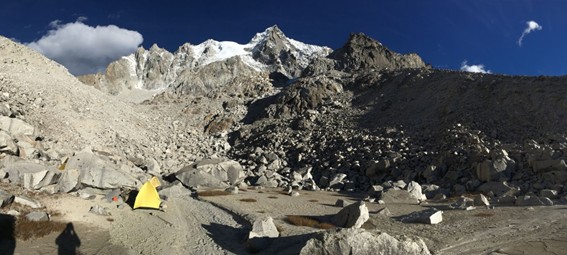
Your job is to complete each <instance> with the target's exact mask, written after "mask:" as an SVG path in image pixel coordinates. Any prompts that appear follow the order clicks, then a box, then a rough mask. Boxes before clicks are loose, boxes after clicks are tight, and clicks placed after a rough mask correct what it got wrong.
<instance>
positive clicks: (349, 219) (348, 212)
mask: <svg viewBox="0 0 567 255" xmlns="http://www.w3.org/2000/svg"><path fill="white" fill-rule="evenodd" d="M369 218H370V215H369V214H368V208H367V207H366V204H365V203H364V202H363V201H359V202H356V203H353V204H351V205H348V206H346V207H345V208H343V209H341V210H340V211H339V212H338V213H337V214H336V215H335V216H333V218H332V220H331V221H332V223H333V225H335V226H337V227H341V228H360V227H362V225H363V224H364V223H365V222H366V221H367V220H368V219H369Z"/></svg>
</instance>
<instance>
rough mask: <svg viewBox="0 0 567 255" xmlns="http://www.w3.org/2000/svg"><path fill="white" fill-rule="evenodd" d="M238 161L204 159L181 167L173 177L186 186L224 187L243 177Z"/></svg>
mask: <svg viewBox="0 0 567 255" xmlns="http://www.w3.org/2000/svg"><path fill="white" fill-rule="evenodd" d="M244 176H245V175H244V170H243V168H242V166H241V165H240V163H238V162H236V161H234V160H227V159H222V158H218V159H205V160H201V161H198V162H195V163H193V164H192V165H189V166H185V167H183V168H181V169H180V170H179V171H177V173H175V177H176V178H177V179H178V180H179V181H181V182H182V183H183V184H184V185H185V186H188V187H195V188H196V187H211V188H224V187H227V186H229V185H236V184H238V183H240V182H241V181H242V179H243V178H244Z"/></svg>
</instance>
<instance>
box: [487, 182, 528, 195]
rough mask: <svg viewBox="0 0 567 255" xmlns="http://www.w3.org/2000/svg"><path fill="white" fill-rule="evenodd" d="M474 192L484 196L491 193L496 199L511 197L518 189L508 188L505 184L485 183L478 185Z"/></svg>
mask: <svg viewBox="0 0 567 255" xmlns="http://www.w3.org/2000/svg"><path fill="white" fill-rule="evenodd" d="M476 190H477V191H479V192H482V193H483V194H485V195H487V194H488V193H490V192H492V193H493V194H494V195H495V196H496V197H501V196H504V195H509V196H513V195H514V194H516V193H518V192H519V191H520V190H519V189H518V188H513V187H510V186H509V185H508V183H506V182H487V183H484V184H482V185H480V186H479V187H478V188H477V189H476Z"/></svg>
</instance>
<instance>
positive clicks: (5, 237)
mask: <svg viewBox="0 0 567 255" xmlns="http://www.w3.org/2000/svg"><path fill="white" fill-rule="evenodd" d="M15 227H16V217H14V216H12V215H8V214H1V213H0V254H7V255H12V254H14V250H15V249H16V237H15V236H14V232H15Z"/></svg>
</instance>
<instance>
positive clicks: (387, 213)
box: [376, 207, 393, 217]
mask: <svg viewBox="0 0 567 255" xmlns="http://www.w3.org/2000/svg"><path fill="white" fill-rule="evenodd" d="M376 215H380V216H385V217H392V215H393V214H392V212H390V209H388V207H384V208H382V209H379V210H378V211H377V212H376Z"/></svg>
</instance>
